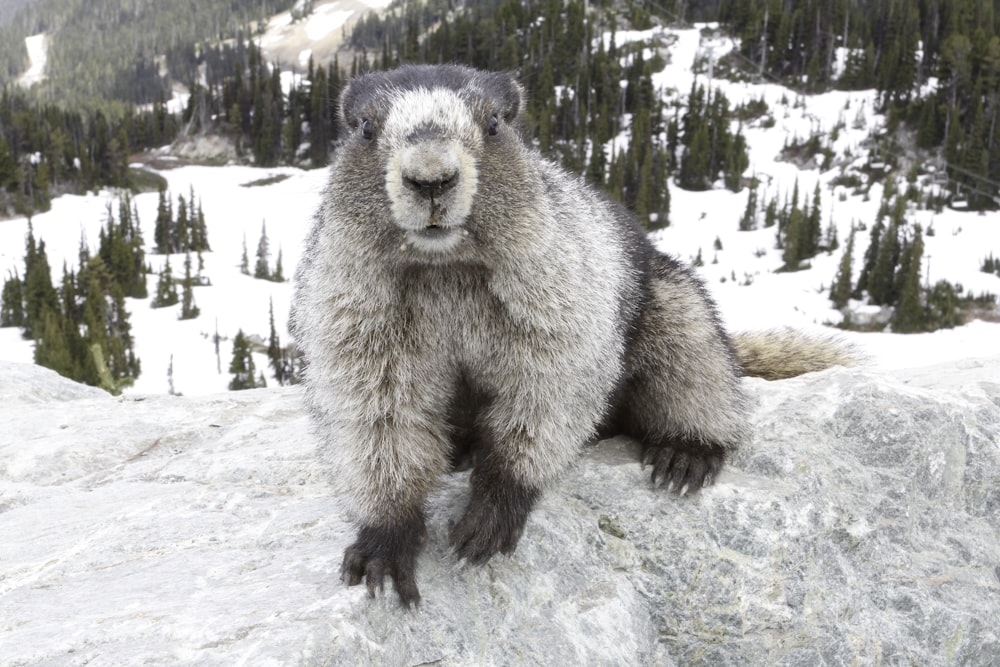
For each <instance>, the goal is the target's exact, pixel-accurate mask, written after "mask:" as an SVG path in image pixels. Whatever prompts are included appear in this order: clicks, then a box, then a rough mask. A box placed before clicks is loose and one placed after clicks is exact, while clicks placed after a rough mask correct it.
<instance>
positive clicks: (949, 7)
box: [0, 0, 1000, 391]
mask: <svg viewBox="0 0 1000 667" xmlns="http://www.w3.org/2000/svg"><path fill="white" fill-rule="evenodd" d="M293 6H295V7H299V9H300V11H306V12H307V11H308V9H309V6H310V3H301V2H300V3H295V2H293V1H292V0H252V1H251V0H199V1H198V2H194V1H192V0H179V1H177V2H169V3H157V2H153V0H86V1H85V0H23V1H18V2H10V3H6V4H0V217H9V216H14V215H19V216H28V217H29V219H30V216H31V215H33V214H35V213H38V212H41V211H46V210H48V208H49V207H50V206H51V200H52V198H53V197H56V196H58V195H60V194H63V193H84V192H88V191H96V190H98V189H101V188H116V189H118V190H119V191H120V192H121V193H122V196H121V198H120V204H119V206H118V207H117V208H113V207H109V210H108V211H107V215H106V221H105V230H104V231H102V234H101V237H100V242H99V247H98V248H97V249H96V250H92V249H91V248H88V247H87V246H86V243H81V248H80V256H79V263H78V264H77V265H76V266H64V267H51V266H49V264H48V259H47V257H46V252H45V245H44V242H36V240H35V239H34V237H33V236H31V235H29V237H28V239H26V243H25V255H24V266H25V274H24V275H10V276H5V282H4V287H3V300H2V310H0V326H16V327H20V328H21V329H22V332H23V335H24V337H25V338H29V339H33V340H35V341H36V347H35V350H36V352H35V355H36V361H37V362H38V363H40V364H44V365H46V366H49V367H51V368H55V369H56V370H58V371H59V372H60V373H63V374H64V375H67V376H69V377H72V378H74V379H78V380H81V381H84V382H87V383H88V384H94V385H97V386H102V387H105V388H106V389H109V390H111V391H120V389H121V388H122V387H124V386H127V385H128V383H129V382H130V379H131V378H134V377H136V376H137V375H138V373H139V372H140V363H139V359H138V358H136V357H135V354H134V351H133V347H132V340H131V334H130V330H129V324H128V313H127V311H126V308H125V301H124V299H125V298H126V297H129V298H132V299H149V303H150V304H151V305H152V306H153V307H164V306H168V305H172V304H175V303H183V304H184V307H183V315H182V316H183V317H190V318H196V317H197V316H198V307H197V304H196V303H195V301H194V297H193V293H192V291H191V286H192V285H199V284H205V282H204V281H206V280H207V277H204V276H202V275H201V271H200V268H199V265H200V257H201V253H204V252H210V251H211V249H212V248H211V242H210V241H211V225H212V222H213V221H212V220H208V221H206V220H205V216H204V214H203V213H202V212H201V209H200V205H199V203H198V201H197V194H196V193H195V192H193V191H192V192H187V193H169V192H166V191H164V190H162V189H161V191H160V207H159V209H158V214H157V219H156V227H155V229H156V231H155V238H152V239H143V238H142V235H141V233H139V231H138V225H137V224H136V223H135V219H134V218H135V215H136V214H135V212H134V210H133V209H132V206H131V204H130V200H129V196H130V193H135V192H139V191H142V190H148V189H151V188H152V189H157V188H162V186H161V185H156V184H150V183H149V182H148V181H147V180H146V179H144V178H143V177H142V176H141V174H137V173H136V171H135V170H132V169H130V168H129V158H130V156H132V155H134V154H136V153H139V152H141V151H144V150H147V149H151V148H156V147H160V146H164V145H167V144H170V143H171V142H173V141H174V140H176V139H177V138H178V137H183V136H198V135H206V134H209V135H218V136H222V137H225V138H227V139H229V140H230V141H231V142H232V143H233V144H234V145H235V147H236V151H237V153H238V155H239V156H240V159H242V160H243V161H245V162H247V163H250V164H254V165H259V166H274V165H295V166H299V167H303V168H320V167H322V166H324V165H326V164H328V162H329V160H330V159H331V155H332V154H333V153H334V152H335V151H336V147H337V141H338V136H337V125H336V122H335V121H336V113H337V108H336V107H337V99H338V95H339V93H340V91H341V89H342V87H343V85H344V83H345V82H346V81H347V79H348V78H349V77H350V76H352V75H355V74H358V73H360V72H364V71H369V70H372V69H385V68H391V67H395V66H398V65H400V64H403V63H445V62H447V63H461V64H465V65H469V66H472V67H477V68H482V69H492V70H506V71H511V72H514V73H516V74H517V76H518V77H519V78H520V80H521V81H522V82H524V83H525V85H526V87H527V88H528V90H529V93H530V96H529V104H528V107H527V109H526V112H525V116H524V120H523V125H524V127H523V132H524V135H525V137H526V138H527V139H528V140H530V141H532V142H533V143H534V144H535V145H536V146H537V147H538V149H539V150H540V151H541V152H542V153H543V154H545V155H547V156H549V157H551V158H552V159H554V160H557V161H559V162H560V163H562V164H563V165H564V166H565V167H566V168H568V169H570V170H572V171H574V172H577V173H581V174H583V175H585V177H586V178H587V179H588V180H589V181H590V182H591V183H593V184H594V185H596V186H597V187H600V188H602V189H603V190H605V191H606V192H607V194H608V195H609V196H610V197H612V198H613V199H615V200H618V201H620V202H621V203H623V204H624V205H625V206H627V207H628V208H630V209H631V210H632V211H634V212H635V214H636V216H637V218H638V219H639V220H640V221H641V222H642V223H643V224H645V225H646V226H647V227H648V229H650V230H654V229H657V228H659V227H664V226H667V225H669V224H670V220H671V202H670V196H669V191H668V189H667V188H666V187H665V186H664V184H665V183H666V182H667V181H668V180H669V181H670V182H671V183H673V184H674V185H675V186H677V187H679V188H682V189H685V190H707V189H711V188H719V187H721V188H727V189H729V190H732V191H734V192H738V191H742V190H744V189H746V190H748V191H749V193H750V194H749V199H748V204H747V210H746V212H745V213H744V215H743V216H742V218H741V219H739V220H734V222H733V224H734V226H735V225H739V228H740V229H743V230H751V229H757V228H761V227H773V228H774V230H775V237H774V238H775V244H776V247H777V248H779V249H781V251H782V259H783V262H784V266H783V267H782V270H784V271H796V270H799V269H800V268H802V267H803V266H806V265H808V262H809V260H810V258H812V257H814V256H815V255H816V254H817V253H819V252H838V253H841V254H842V257H843V259H842V261H841V263H840V268H839V269H838V272H837V275H836V276H831V277H830V278H831V280H830V287H829V297H830V299H831V300H832V301H833V303H834V304H836V305H837V306H838V307H842V306H843V305H845V304H847V302H848V300H850V299H867V300H868V301H869V302H870V303H874V304H885V305H889V306H892V307H893V308H894V314H893V321H892V326H893V330H894V331H900V332H904V331H922V330H930V329H934V328H937V327H942V326H954V325H956V324H957V323H959V321H960V315H959V311H960V309H961V305H962V303H963V300H965V301H966V302H967V301H968V300H969V299H971V298H972V297H970V296H969V295H963V294H962V293H961V288H960V287H958V286H955V285H951V284H949V283H947V282H946V281H941V282H939V283H937V284H934V285H923V284H922V283H921V280H920V273H919V271H920V257H921V253H922V252H923V242H924V237H925V235H928V234H933V229H921V228H920V227H919V226H918V225H913V224H910V223H909V222H908V220H907V215H906V210H907V204H908V203H916V204H917V205H919V206H924V207H943V206H948V205H952V206H956V205H961V206H962V207H966V208H968V209H971V210H977V211H993V210H995V209H997V208H998V207H1000V185H998V184H1000V0H884V1H883V0H824V1H823V2H819V1H816V0H705V1H702V2H698V1H695V0H657V1H655V2H652V1H649V2H642V1H639V2H615V1H612V0H587V1H585V0H468V1H467V2H458V1H457V0H426V1H423V2H421V1H417V0H397V1H396V2H394V3H393V4H391V5H390V6H389V8H388V9H387V10H385V11H384V12H372V13H370V14H368V15H367V16H366V17H365V18H363V19H362V20H361V21H359V22H358V23H357V24H356V26H355V27H354V29H353V31H352V32H351V33H350V34H345V40H344V45H343V46H342V47H341V49H340V51H339V52H338V53H337V55H336V57H334V58H331V59H330V60H329V61H325V62H314V61H313V60H310V61H309V62H308V64H307V65H305V66H304V67H301V68H299V69H300V70H301V71H298V72H296V74H297V75H298V76H297V77H295V78H294V79H293V83H292V85H291V86H290V87H289V86H283V83H282V79H281V76H280V74H281V69H282V67H283V64H282V63H274V62H268V61H267V60H266V58H265V57H264V55H263V52H262V49H261V48H260V45H259V38H260V36H261V34H262V31H263V28H264V26H265V25H266V21H267V17H269V16H272V15H274V14H276V13H277V12H281V11H285V10H289V9H291V8H292V7H293ZM696 22H698V23H701V22H715V23H717V24H718V30H721V31H723V32H725V33H726V34H728V35H729V36H731V37H732V38H733V39H734V40H736V43H737V44H738V48H737V49H736V50H734V51H733V52H731V53H729V54H727V55H726V56H724V57H723V58H721V59H720V60H719V61H718V62H714V61H713V62H708V61H706V62H704V63H699V64H697V65H696V66H698V67H704V68H706V69H707V68H712V69H713V75H714V76H716V77H727V78H731V79H736V80H746V81H760V80H768V81H772V82H777V83H782V84H784V85H786V86H787V87H788V88H789V89H790V90H792V91H794V92H795V94H800V95H808V94H814V93H821V92H824V91H828V90H833V89H837V90H871V89H874V90H876V91H877V100H878V105H879V107H880V109H879V111H881V112H883V113H885V114H887V117H888V119H889V122H888V127H887V128H886V131H885V132H884V133H883V134H882V135H881V136H879V137H873V139H872V141H873V142H874V145H873V147H872V152H873V154H874V155H876V156H877V157H878V158H879V161H880V169H881V170H882V171H883V172H884V174H885V175H886V176H885V183H886V188H885V190H884V194H883V201H882V204H881V207H880V212H879V215H878V218H877V219H876V220H873V221H867V222H868V224H865V225H860V224H859V225H858V226H857V227H856V228H855V229H853V231H852V232H851V235H850V237H849V238H842V239H838V238H837V237H836V231H835V230H833V229H824V228H823V226H822V224H821V222H820V220H821V218H820V211H821V210H822V207H823V199H824V197H828V196H829V194H828V193H824V192H820V190H819V189H818V188H817V190H816V191H815V192H812V191H810V192H799V191H798V188H796V189H795V192H794V194H793V196H792V197H791V198H788V199H782V200H778V199H776V198H775V199H766V195H765V193H764V192H762V191H759V190H758V184H757V183H756V182H755V179H754V178H752V177H749V176H748V175H747V169H748V167H749V164H750V162H749V158H748V155H747V148H746V143H745V141H744V138H743V135H742V127H743V124H744V123H748V122H751V121H754V120H759V119H761V118H762V117H765V116H766V115H767V113H768V109H767V104H766V103H765V102H763V101H761V102H760V103H757V104H754V103H744V104H741V105H734V104H733V103H731V102H730V100H728V99H726V97H725V95H724V94H722V93H721V92H720V91H718V90H710V89H706V88H704V87H702V86H695V87H692V89H691V90H689V91H684V92H685V93H686V95H684V96H682V97H678V98H677V99H679V100H683V102H680V101H679V102H671V103H669V104H668V103H666V102H664V100H663V98H662V97H661V96H659V95H657V93H656V91H655V89H654V85H653V82H652V77H653V75H654V74H655V73H656V72H659V71H661V70H662V69H663V67H664V58H665V57H667V54H668V50H667V49H666V48H656V47H657V45H655V44H654V45H652V46H653V48H649V46H650V45H637V44H635V43H619V42H618V41H617V40H616V37H615V36H616V34H617V33H619V32H621V31H625V30H641V29H646V28H649V27H651V26H654V25H688V24H692V23H696ZM39 33H45V34H46V35H47V43H48V59H47V69H46V78H45V79H44V80H43V81H41V82H39V83H37V84H35V85H33V86H31V87H30V88H25V87H23V86H20V85H19V84H18V83H17V79H18V77H19V76H20V75H21V74H22V73H23V72H24V71H25V70H26V69H27V67H28V66H29V57H28V53H27V50H26V47H25V41H24V38H25V36H30V35H35V34H39ZM602 36H606V37H605V38H602ZM644 46H645V48H643V47H644ZM664 46H665V45H664ZM177 83H180V84H182V85H183V86H184V87H185V89H186V90H187V92H189V93H190V97H189V98H188V102H187V104H186V107H185V108H184V109H183V110H182V111H180V112H179V113H171V112H170V111H169V110H168V100H170V99H171V97H172V96H173V90H174V86H175V84H177ZM621 136H626V137H627V141H625V142H621V141H618V142H615V141H613V140H614V139H615V138H616V137H621ZM825 143H826V138H825V137H823V136H813V137H809V138H807V139H804V140H803V144H802V145H786V148H785V150H786V151H787V152H788V153H789V155H794V154H795V153H796V152H797V151H809V152H810V153H815V152H819V153H820V154H822V152H823V150H824V146H825ZM607 146H612V147H613V148H612V149H611V150H595V147H607ZM924 163H933V164H935V165H939V166H940V167H941V168H940V172H939V173H940V174H941V179H942V180H941V182H942V185H943V188H942V189H941V190H939V191H938V192H939V194H935V195H933V196H931V195H929V194H927V193H924V192H921V190H920V189H919V188H916V187H914V186H913V185H912V183H913V182H914V175H915V173H916V170H917V169H918V168H919V165H921V164H924ZM908 183H909V184H910V185H908ZM858 234H867V235H870V238H871V243H870V244H868V246H867V248H868V249H867V252H866V253H865V255H864V256H863V257H855V256H854V252H853V248H854V243H855V237H856V235H858ZM251 241H254V239H251ZM146 253H150V254H158V255H165V256H166V260H167V261H166V263H165V266H163V267H162V269H161V270H160V271H159V277H158V280H157V284H156V285H150V286H148V287H147V285H146V282H147V274H148V273H150V272H152V271H151V266H150V264H149V258H148V257H147V255H146ZM177 253H184V254H185V255H186V260H185V263H184V266H173V267H171V266H170V263H169V255H171V254H174V255H176V254H177ZM243 253H244V255H243V263H244V265H243V270H244V272H246V273H248V274H251V273H252V274H253V275H254V276H255V277H257V278H260V279H264V280H275V281H282V280H284V279H285V276H284V275H283V273H282V268H281V251H280V249H279V250H278V253H277V261H276V263H275V262H274V261H273V258H272V257H271V250H270V248H269V246H268V239H267V231H266V223H262V225H261V238H260V240H259V242H258V243H257V258H256V262H254V261H253V260H252V258H250V257H249V256H248V254H247V248H246V240H245V241H244V248H243ZM855 266H860V267H861V271H860V279H859V280H857V281H853V280H852V275H857V274H858V271H857V270H855ZM53 269H61V271H62V273H61V277H60V276H59V275H56V274H53ZM983 270H984V271H989V272H993V271H996V272H998V273H1000V260H996V261H995V260H994V259H993V257H992V256H990V257H989V259H988V261H986V260H984V264H983ZM978 298H979V299H980V300H981V301H982V300H985V301H989V300H990V298H989V296H988V295H981V296H980V297H978ZM271 317H272V337H273V338H274V339H273V340H271V341H270V342H269V350H268V354H269V357H270V358H271V368H272V371H271V372H272V376H273V377H274V378H275V379H276V380H277V381H278V382H279V383H282V384H283V383H285V382H286V381H294V377H295V372H296V371H295V362H294V356H293V355H292V353H291V352H290V351H289V350H288V349H287V348H282V347H281V346H280V344H279V343H278V341H277V340H276V334H274V327H273V313H272V315H271ZM238 342H239V349H238V352H237V353H235V356H238V358H234V359H233V362H232V364H231V372H232V373H233V377H234V380H233V385H232V388H234V389H235V388H242V387H249V386H259V385H260V384H261V383H263V382H264V376H263V372H262V371H261V370H259V369H255V368H254V367H253V362H252V358H250V357H249V353H248V352H247V346H248V344H249V343H248V341H247V339H246V337H245V336H244V335H243V332H240V335H239V337H238Z"/></svg>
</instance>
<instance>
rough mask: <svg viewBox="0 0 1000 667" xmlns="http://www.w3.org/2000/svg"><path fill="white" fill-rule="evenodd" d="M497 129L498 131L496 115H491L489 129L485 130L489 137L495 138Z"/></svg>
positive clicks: (498, 121) (498, 125)
mask: <svg viewBox="0 0 1000 667" xmlns="http://www.w3.org/2000/svg"><path fill="white" fill-rule="evenodd" d="M499 129H500V119H499V118H497V115H496V114H493V115H492V116H490V125H489V128H488V129H487V132H489V133H490V136H491V137H495V136H496V134H497V132H498V131H499Z"/></svg>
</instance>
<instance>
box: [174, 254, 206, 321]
mask: <svg viewBox="0 0 1000 667" xmlns="http://www.w3.org/2000/svg"><path fill="white" fill-rule="evenodd" d="M193 283H194V280H193V278H192V276H191V253H190V252H189V253H187V255H186V256H185V257H184V289H183V296H182V297H181V313H180V315H179V316H178V319H181V320H193V319H194V318H196V317H198V314H199V313H200V312H201V310H200V309H199V308H198V306H196V305H195V303H194V288H193V287H192V285H193Z"/></svg>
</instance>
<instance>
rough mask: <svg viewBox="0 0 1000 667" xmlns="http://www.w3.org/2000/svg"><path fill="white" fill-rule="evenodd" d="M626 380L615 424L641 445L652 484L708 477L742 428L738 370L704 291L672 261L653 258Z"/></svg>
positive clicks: (688, 486) (680, 484)
mask: <svg viewBox="0 0 1000 667" xmlns="http://www.w3.org/2000/svg"><path fill="white" fill-rule="evenodd" d="M625 378H626V379H625V382H624V383H623V385H622V388H621V391H620V393H619V396H618V398H617V401H616V404H617V411H616V413H617V414H616V422H617V424H618V425H619V426H620V427H621V429H622V430H623V431H624V432H625V433H627V434H628V435H630V436H632V437H634V438H636V439H637V440H639V441H640V442H641V443H642V446H643V453H642V462H643V464H644V465H645V464H649V465H652V480H653V482H654V484H657V485H660V484H666V486H667V487H668V488H669V489H673V490H674V491H676V492H678V493H686V492H690V491H697V490H698V489H699V488H701V487H702V486H707V485H709V484H711V483H712V482H714V481H715V478H716V477H717V476H718V474H719V471H720V470H721V469H722V466H723V464H724V462H725V460H726V458H727V455H728V453H729V452H730V451H731V450H733V449H734V448H736V447H737V446H739V444H740V443H741V442H742V441H743V440H744V439H745V438H746V435H747V432H748V421H747V414H746V413H747V410H746V406H745V399H744V396H743V393H742V391H741V389H740V379H739V378H740V370H739V366H738V364H737V362H736V360H735V357H734V355H733V351H732V346H731V345H730V342H729V339H728V337H727V336H726V334H725V332H724V331H723V329H722V326H721V324H720V322H719V318H718V315H717V314H716V311H715V306H714V304H713V303H712V301H711V299H710V297H709V296H708V294H707V292H706V291H705V288H704V287H703V285H702V284H701V282H700V281H699V280H698V279H697V278H696V277H695V276H694V275H693V274H692V273H691V272H690V271H689V270H688V269H686V268H684V267H682V266H681V265H680V264H679V263H678V262H677V261H676V260H674V259H673V258H670V257H667V256H664V255H657V256H656V257H655V259H654V265H653V275H652V276H651V280H650V290H649V299H648V301H647V303H646V306H645V308H644V309H643V312H642V313H641V314H640V317H639V322H638V326H637V330H636V333H635V336H634V338H633V340H632V341H631V344H630V346H629V351H628V358H627V360H626V376H625Z"/></svg>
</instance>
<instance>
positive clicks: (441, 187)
mask: <svg viewBox="0 0 1000 667" xmlns="http://www.w3.org/2000/svg"><path fill="white" fill-rule="evenodd" d="M457 184H458V171H453V172H451V173H450V174H445V175H442V176H441V177H440V178H436V179H425V178H419V177H418V178H414V177H412V176H407V175H405V174H404V175H403V185H405V186H406V187H407V188H409V189H410V190H413V191H414V192H418V193H420V195H421V196H423V197H427V198H428V199H434V198H435V197H440V196H441V195H442V194H444V193H445V192H447V191H448V190H451V189H452V188H453V187H455V186H456V185H457Z"/></svg>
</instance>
